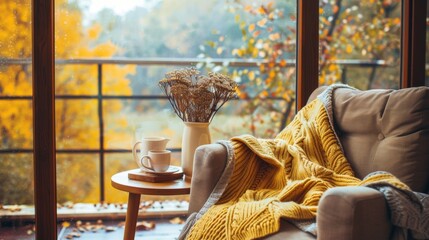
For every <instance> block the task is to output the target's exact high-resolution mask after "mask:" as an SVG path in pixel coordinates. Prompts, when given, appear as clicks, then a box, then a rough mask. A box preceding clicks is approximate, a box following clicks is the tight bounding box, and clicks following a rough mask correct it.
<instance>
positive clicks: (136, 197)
mask: <svg viewBox="0 0 429 240" xmlns="http://www.w3.org/2000/svg"><path fill="white" fill-rule="evenodd" d="M139 205H140V194H135V193H129V194H128V207H127V216H126V218H125V232H124V240H134V237H135V234H136V224H137V216H138V213H139Z"/></svg>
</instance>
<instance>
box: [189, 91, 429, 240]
mask: <svg viewBox="0 0 429 240" xmlns="http://www.w3.org/2000/svg"><path fill="white" fill-rule="evenodd" d="M323 89H324V87H319V88H318V89H316V90H315V91H314V92H313V94H312V95H311V96H310V99H309V101H311V100H312V99H314V98H315V97H316V96H317V95H318V94H319V93H321V92H322V91H323ZM333 98H334V99H333V116H334V123H333V124H334V128H335V129H334V130H335V132H336V134H337V135H338V138H339V140H340V142H341V145H342V147H343V150H344V153H345V156H346V157H347V159H348V161H349V163H350V164H351V167H352V168H353V170H354V172H355V174H356V176H357V177H359V178H363V177H365V176H366V175H367V174H369V173H371V172H374V171H380V170H382V171H387V172H390V173H392V174H394V175H395V176H396V177H398V178H399V179H400V180H401V181H403V182H404V183H406V184H407V185H408V186H409V187H410V188H411V189H412V190H414V191H418V192H425V193H428V191H429V145H428V143H429V88H428V87H416V88H407V89H400V90H368V91H359V90H352V89H341V88H340V89H336V90H335V92H334V95H333ZM226 162H227V152H226V149H225V148H224V147H223V146H222V145H220V144H216V143H215V144H209V145H204V146H200V147H199V148H198V149H197V150H196V153H195V160H194V175H193V178H192V187H191V196H190V206H189V213H193V212H198V211H199V210H200V209H201V207H202V206H203V205H204V203H205V202H206V200H207V199H208V197H209V195H210V193H211V192H212V190H213V188H214V187H215V185H216V183H217V181H218V180H219V178H220V176H221V175H222V172H223V170H224V168H225V166H226ZM316 218H317V219H316V222H317V239H322V240H323V239H392V238H396V239H397V238H398V237H400V236H399V235H397V233H398V232H399V231H396V230H395V227H394V226H393V225H392V224H391V223H390V221H389V212H388V207H387V204H386V201H385V199H384V196H383V195H382V194H381V193H380V192H378V191H376V190H374V189H371V188H367V187H336V188H331V189H329V190H328V191H326V192H325V193H324V194H323V196H322V198H321V199H320V201H319V204H318V210H317V217H316ZM263 239H270V240H273V239H316V237H315V236H313V235H311V234H309V233H306V232H303V231H301V230H299V229H298V228H297V227H295V226H294V225H292V224H291V223H289V222H288V221H287V220H282V222H281V229H280V231H279V232H277V233H275V234H272V235H270V236H267V237H265V238H263Z"/></svg>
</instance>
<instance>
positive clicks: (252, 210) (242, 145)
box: [187, 99, 409, 240]
mask: <svg viewBox="0 0 429 240" xmlns="http://www.w3.org/2000/svg"><path fill="white" fill-rule="evenodd" d="M231 143H232V146H233V149H234V156H235V157H234V170H233V172H232V174H231V176H230V178H229V181H228V185H227V187H226V189H225V191H224V192H223V194H222V196H221V197H220V199H219V201H218V202H217V203H216V204H215V205H213V206H211V207H210V208H209V210H208V211H207V212H206V213H205V214H204V215H203V216H202V217H201V218H200V219H199V220H198V221H197V222H196V223H195V224H194V225H193V226H192V228H191V230H190V232H189V233H188V235H187V239H198V240H200V239H205V240H209V239H255V238H259V237H263V236H266V235H269V234H271V233H274V232H277V231H278V230H279V228H280V218H286V219H291V220H306V219H314V218H315V217H316V212H317V205H318V202H319V199H320V197H321V196H322V194H323V193H324V192H325V191H326V190H327V189H329V188H331V187H337V186H360V185H367V184H370V183H378V182H380V183H381V182H385V183H386V182H387V183H389V184H391V185H393V186H395V187H397V188H399V189H404V190H409V188H408V187H407V186H406V185H405V184H403V183H402V182H400V181H399V180H398V179H397V178H395V177H394V176H393V175H391V174H388V173H378V174H374V175H371V176H370V177H368V178H366V179H364V180H360V179H358V178H356V177H354V174H353V171H352V169H351V167H350V165H349V164H348V162H347V160H346V158H345V156H344V154H343V152H342V151H341V146H340V144H339V142H338V140H337V138H336V136H335V133H334V131H333V129H332V128H331V124H330V123H329V119H328V114H327V112H326V110H325V107H324V105H323V102H322V101H321V100H320V99H315V100H314V101H312V102H311V103H309V104H308V105H307V106H305V107H304V108H303V109H302V110H301V111H299V112H298V114H297V115H296V116H295V118H294V120H293V121H292V122H291V123H290V124H289V125H288V126H287V127H286V128H285V129H284V130H283V131H282V132H281V133H280V134H279V135H278V136H277V137H276V138H275V139H258V138H255V137H253V136H250V135H243V136H239V137H234V138H232V139H231Z"/></svg>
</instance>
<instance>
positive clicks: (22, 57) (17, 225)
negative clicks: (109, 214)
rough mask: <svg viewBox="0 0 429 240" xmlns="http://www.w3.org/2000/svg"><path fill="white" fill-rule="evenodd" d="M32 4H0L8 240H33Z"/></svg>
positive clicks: (0, 193)
mask: <svg viewBox="0 0 429 240" xmlns="http://www.w3.org/2000/svg"><path fill="white" fill-rule="evenodd" d="M31 2H32V1H31V0H1V1H0V12H1V18H0V109H1V110H0V183H1V184H0V206H2V207H0V219H1V227H0V236H2V237H5V236H7V237H10V239H34V237H35V235H34V229H33V223H34V200H33V198H34V189H33V185H34V182H33V173H34V172H33V155H32V145H33V124H32V118H33V116H32V100H31V95H32V59H31V58H32V44H31V34H32V30H31V29H32V25H31V14H32V13H31ZM18 219H20V220H19V221H17V220H18ZM28 222H30V223H28ZM31 222H33V223H31ZM27 230H28V231H29V232H28V234H27Z"/></svg>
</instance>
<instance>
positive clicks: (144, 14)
mask: <svg viewBox="0 0 429 240" xmlns="http://www.w3.org/2000/svg"><path fill="white" fill-rule="evenodd" d="M55 11H56V22H55V23H56V29H55V31H56V33H55V40H56V53H55V57H56V96H57V101H56V131H57V148H58V149H61V150H62V149H75V150H81V149H82V150H83V149H93V150H98V152H99V153H100V154H101V157H100V158H101V159H102V161H104V166H106V167H105V171H103V172H100V178H101V179H104V181H105V184H104V190H103V187H102V186H100V192H101V195H103V196H104V199H105V200H106V199H110V200H112V201H113V200H115V196H116V194H114V193H113V192H111V187H110V180H109V179H110V176H111V175H112V174H114V173H116V172H118V171H122V170H127V169H130V168H136V167H137V166H136V164H135V163H134V162H133V160H132V159H131V160H132V161H131V162H129V164H131V165H123V164H124V163H123V162H121V161H124V160H118V159H113V158H112V160H109V159H111V157H110V156H113V155H115V156H116V155H121V154H122V152H123V150H124V149H125V150H130V149H131V147H132V145H133V143H134V142H135V141H136V140H137V139H139V138H141V137H142V136H143V135H162V136H166V137H170V138H171V139H172V141H171V142H170V143H169V145H168V147H169V148H172V149H174V150H175V151H176V150H177V149H180V148H181V138H182V136H181V135H182V131H183V123H182V122H181V120H180V118H178V117H177V116H176V115H175V114H174V112H173V110H172V107H171V106H170V103H169V102H168V101H167V100H166V99H165V98H164V94H163V93H162V92H161V90H160V88H159V87H158V81H159V80H161V79H162V78H163V77H164V75H165V74H166V73H167V72H169V71H172V70H175V69H178V68H183V67H191V66H194V67H196V68H197V69H199V70H200V71H201V72H202V73H203V74H207V72H209V71H214V72H222V73H225V74H227V75H229V76H231V77H232V78H233V79H234V80H235V81H237V82H238V83H239V84H240V88H239V96H240V100H233V101H230V102H228V103H226V104H225V105H224V106H223V107H222V108H221V110H220V111H219V112H218V113H217V116H216V117H215V118H214V120H213V122H212V123H211V125H210V127H211V133H212V140H213V141H216V140H218V139H227V138H229V137H231V136H235V135H239V134H243V133H251V134H254V135H256V136H258V137H272V136H275V134H276V133H277V132H278V131H279V129H281V128H282V127H283V126H284V125H285V123H287V122H288V121H290V119H291V117H293V112H294V108H293V106H294V101H295V64H294V62H295V61H294V59H295V45H296V43H295V38H296V37H295V29H296V27H295V25H296V6H295V1H287V2H273V3H269V2H264V1H260V0H255V1H243V2H241V1H217V0H208V1H198V0H191V1H189V0H186V1H185V0H157V1H135V2H134V3H131V2H129V3H128V2H127V4H123V3H121V2H120V1H100V0H91V1H65V0H56V9H55ZM190 11H192V13H193V14H189V12H190ZM208 14H210V16H211V17H210V18H208V17H207V15H208ZM100 90H101V91H100ZM160 96H162V97H161V98H158V97H160ZM100 105H101V106H102V108H99V106H100ZM225 122H227V123H228V126H225ZM99 129H101V130H99ZM100 141H102V143H100ZM104 151H107V153H106V152H104ZM176 154H180V153H178V152H176ZM76 156H77V155H76V154H72V155H70V161H71V162H73V159H74V158H76ZM124 156H127V159H130V158H131V154H124ZM103 159H104V160H103ZM177 159H180V157H178V158H177ZM109 161H111V162H110V163H108V162H109ZM127 161H129V160H127ZM178 161H179V160H178ZM177 165H180V164H179V163H177ZM115 166H116V167H115ZM103 192H104V194H103ZM115 192H117V191H115ZM111 195H112V196H111ZM102 199H103V197H101V199H100V200H102ZM121 199H122V200H124V201H125V200H126V199H123V198H121ZM115 201H116V200H115Z"/></svg>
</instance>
